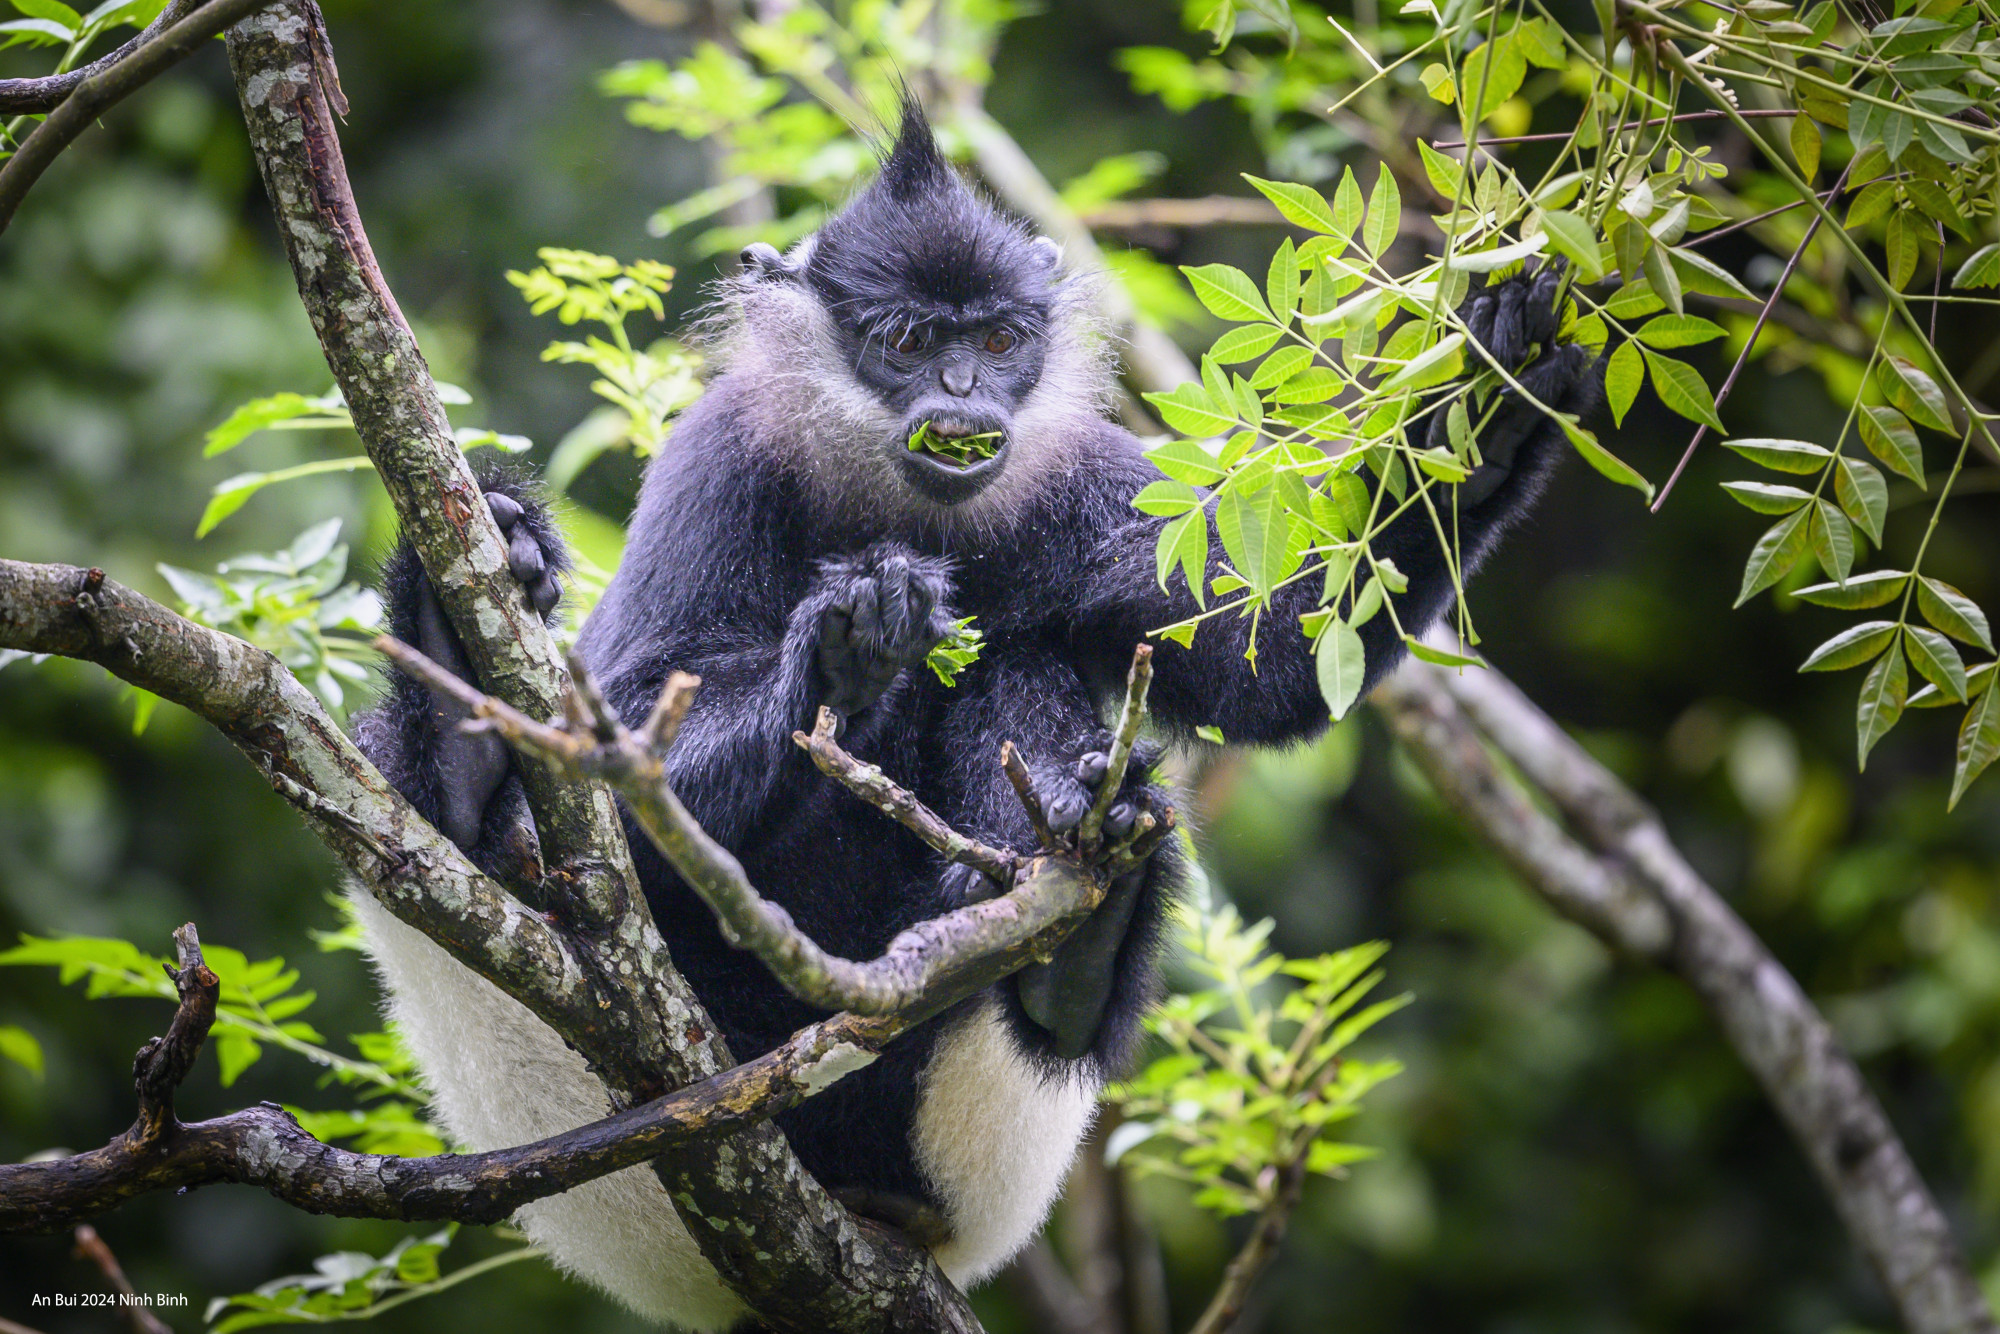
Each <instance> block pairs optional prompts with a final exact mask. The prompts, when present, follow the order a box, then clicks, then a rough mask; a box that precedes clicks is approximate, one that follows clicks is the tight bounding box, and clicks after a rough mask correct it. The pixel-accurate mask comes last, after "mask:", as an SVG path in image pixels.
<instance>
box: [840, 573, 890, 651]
mask: <svg viewBox="0 0 2000 1334" xmlns="http://www.w3.org/2000/svg"><path fill="white" fill-rule="evenodd" d="M848 624H849V629H848V632H847V639H848V642H849V643H852V644H854V645H856V646H857V647H858V646H861V645H867V646H868V647H869V648H870V649H872V648H873V647H874V646H875V645H876V644H879V643H880V642H881V641H882V607H881V603H880V601H879V600H878V598H877V595H876V591H875V581H874V580H873V579H863V580H862V581H861V582H859V583H857V584H856V585H855V586H854V607H853V609H852V610H851V611H849V612H848Z"/></svg>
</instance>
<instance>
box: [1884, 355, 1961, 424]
mask: <svg viewBox="0 0 2000 1334" xmlns="http://www.w3.org/2000/svg"><path fill="white" fill-rule="evenodd" d="M1875 382H1876V383H1877V384H1879V385H1880V386H1881V387H1882V395H1883V397H1885V398H1887V399H1888V400H1889V401H1890V402H1891V403H1893V404H1895V405H1896V406H1897V407H1899V408H1901V409H1902V410H1903V413H1904V415H1905V416H1907V417H1909V418H1910V419H1911V420H1912V421H1914V422H1916V423H1917V425H1919V426H1928V427H1930V428H1931V429H1932V430H1934V431H1950V430H1951V409H1949V408H1948V407H1946V406H1945V401H1944V391H1943V390H1941V389H1939V388H1938V387H1937V381H1935V380H1933V379H1931V377H1930V376H1929V375H1928V374H1926V373H1925V372H1924V371H1923V370H1922V368H1920V367H1919V366H1918V365H1917V364H1916V363H1915V362H1913V361H1910V360H1909V359H1907V358H1905V357H1895V356H1891V357H1884V358H1883V359H1882V366H1881V368H1880V369H1879V370H1877V371H1876V373H1875Z"/></svg>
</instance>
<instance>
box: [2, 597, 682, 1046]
mask: <svg viewBox="0 0 2000 1334" xmlns="http://www.w3.org/2000/svg"><path fill="white" fill-rule="evenodd" d="M0 648H6V649H18V650H21V651H23V652H28V653H49V654H55V655H58V656H61V657H66V658H76V659H80V660H82V661H85V662H94V663H96V664H98V665H99V666H101V667H103V668H105V669H106V670H107V671H109V672H111V673H112V674H113V675H114V676H117V677H118V678H120V679H121V680H124V681H129V682H130V683H131V684H133V685H135V686H138V687H140V688H141V689H143V690H149V691H151V692H152V693H153V694H156V695H158V696H160V697H161V698H163V699H166V700H169V701H171V702H173V703H175V704H179V705H181V706H182V707H184V708H186V709H188V710H190V711H191V712H193V713H195V714H197V715H199V716H201V717H203V718H205V719H207V720H208V721H209V722H210V723H212V724H214V726H215V727H216V729H217V730H219V731H220V732H221V733H222V734H223V735H224V736H225V737H227V738H228V739H229V740H230V742H231V743H233V744H234V745H235V746H236V748H237V749H238V750H240V751H242V752H243V754H244V756H245V757H246V758H248V759H249V760H250V762H251V763H252V764H253V765H255V766H256V768H257V771H258V772H259V773H261V774H263V775H264V777H265V779H266V780H267V781H269V782H270V784H271V786H272V787H273V788H275V789H276V790H277V792H278V794H279V795H280V796H282V797H283V798H284V799H285V800H286V801H287V802H289V803H290V804H291V806H292V807H293V808H294V809H295V810H297V811H298V812H299V814H300V815H301V816H302V817H303V818H304V819H305V822H306V824H307V825H308V826H309V827H310V828H311V829H312V830H313V832H315V833H316V834H318V835H319V837H320V839H321V840H322V841H323V842H324V843H325V844H326V845H327V847H328V848H329V849H330V850H331V851H332V852H333V853H334V855H335V856H336V857H338V858H339V859H340V861H341V863H342V864H343V865H344V866H345V867H346V869H347V870H348V871H349V872H350V873H352V874H353V875H354V876H355V877H356V878H357V879H358V880H359V881H360V882H361V883H362V884H363V885H365V886H367V888H368V889H369V891H370V892H371V893H373V894H374V895H375V897H376V898H377V899H378V900H380V901H381V903H382V905H383V906H384V907H386V908H388V909H389V911H390V912H392V913H394V914H395V915H396V916H397V917H398V918H400V919H402V920H403V921H405V922H407V923H409V924H410V925H411V926H412V927H415V928H416V929H417V930H419V931H422V932H423V933H424V934H425V935H427V936H429V937H430V938H431V939H432V940H435V941H437V942H438V944H440V945H441V946H443V947H444V948H445V949H446V950H448V951H449V952H450V953H451V954H452V955H453V956H454V957H455V958H457V959H458V960H459V961H460V962H461V963H463V964H465V965H466V966H467V967H469V968H471V969H472V970H473V971H475V972H477V973H479V974H480V975H481V976H482V977H485V978H487V979H488V980H489V981H491V982H493V983H494V984H495V985H496V986H498V987H500V989H501V990H503V991H505V992H507V994H509V995H510V996H513V997H514V998H515V999H517V1000H519V1001H520V1002H521V1003H522V1004H523V1005H526V1006H527V1007H528V1008H529V1009H530V1010H532V1011H533V1012H534V1013H535V1014H537V1015H538V1016H540V1017H541V1018H542V1019H543V1020H544V1021H545V1022H547V1023H549V1024H550V1025H551V1026H552V1027H555V1028H557V1029H558V1030H559V1031H561V1032H563V1033H565V1034H566V1035H568V1036H569V1037H571V1038H572V1040H574V1041H576V1042H577V1044H578V1045H579V1047H580V1048H582V1049H583V1050H585V1051H586V1052H588V1053H590V1055H591V1058H592V1060H593V1061H595V1060H598V1059H610V1058H612V1057H614V1056H616V1055H617V1054H619V1053H621V1052H622V1053H625V1059H628V1060H629V1059H630V1052H631V1051H633V1050H635V1049H636V1050H640V1051H646V1050H648V1049H649V1046H651V1045H656V1042H657V1040H656V1039H653V1038H651V1037H650V1036H649V1034H648V1033H647V1032H646V1031H645V1030H644V1028H643V1027H642V1026H640V1025H638V1024H637V1023H636V1022H635V1021H634V1017H633V1016H631V1015H629V1014H627V1013H625V1012H624V1011H622V1010H621V1009H620V1008H619V1007H618V1006H616V1005H610V1004H608V1003H607V1001H608V997H607V996H606V994H605V993H604V992H603V991H602V990H601V989H600V988H599V986H598V985H597V983H596V982H595V981H594V980H593V978H592V977H591V974H590V971H589V970H588V969H586V967H585V966H584V962H583V960H582V959H581V957H580V956H579V951H578V950H577V949H576V948H575V947H574V946H573V944H572V943H571V942H570V940H569V939H568V937H567V936H566V935H565V934H564V933H563V932H561V931H560V930H559V929H557V928H556V927H553V926H551V925H550V924H549V922H548V921H547V920H546V919H545V918H543V917H542V915H541V914H540V913H537V912H534V911H532V910H530V909H529V908H527V907H526V906H524V905H523V904H521V903H520V902H519V901H518V900H517V899H515V898H514V897H513V896H512V895H509V894H508V893H507V892H506V891H505V890H503V889H501V887H500V886H499V885H497V884H495V883H494V882H492V881H491V880H489V879H487V878H486V877H485V876H484V875H483V874H481V873H480V871H479V869H478V868H477V867H475V866H473V865H472V863H471V862H470V861H468V860H466V858H465V855H464V854H463V853H461V852H460V851H459V850H458V848H457V847H455V846H454V845H453V844H452V843H451V842H449V841H448V840H447V839H445V838H444V836H443V835H441V834H439V833H438V832H437V831H436V830H434V829H432V828H431V826H430V825H429V824H428V823H427V822H425V820H424V819H423V817H422V816H420V815H418V814H417V812H416V811H415V810H414V809H413V808H411V806H410V804H409V803H408V802H407V801H405V800H403V798H402V796H401V795H400V794H399V793H398V792H397V791H396V790H395V789H394V788H392V787H390V786H389V784H388V782H387V780H385V779H384V778H383V777H382V776H381V774H379V773H377V772H376V771H375V767H374V766H373V765H372V764H370V763H369V762H368V759H367V757H366V756H364V755H362V754H361V752H360V751H359V750H357V749H356V748H355V746H354V743H353V742H351V741H349V740H348V738H347V737H346V736H345V735H344V734H343V733H342V732H341V730H340V728H339V727H338V726H337V725H335V723H334V721H333V720H332V719H331V718H329V717H327V715H326V711H325V710H324V709H323V708H321V706H320V703H319V701H318V700H317V699H316V698H315V697H314V696H313V694H312V693H311V692H310V691H308V690H307V689H306V688H305V687H304V686H302V685H300V684H299V682H298V680H297V679H296V678H295V677H293V675H292V674H291V672H290V671H289V670H288V669H287V668H286V667H285V665H284V664H283V663H281V662H279V661H278V660H277V659H276V658H275V657H273V656H272V655H270V654H269V653H266V652H264V651H263V650H262V649H259V648H257V647H255V646H253V645H251V644H247V643H245V642H244V641H242V640H240V639H237V638H235V637H234V636H231V635H226V634H223V633H221V632H220V631H216V630H210V629H208V628H207V627H205V626H200V625H196V624H195V623H194V622H192V621H189V620H186V619H185V618H183V617H181V616H178V615H176V614H175V613H174V612H172V611H169V610H168V609H167V608H165V607H163V606H161V605H160V604H159V603H157V602H154V601H152V600H151V599H150V598H147V597H145V596H143V595H141V594H139V593H136V592H134V591H132V590H131V589H129V588H126V587H124V586H123V585H121V584H118V583H115V582H113V581H112V580H110V579H106V578H105V577H104V572H103V571H102V570H95V569H92V570H83V569H78V568H77V567H75V566H73V565H29V564H24V563H22V562H20V561H10V560H0ZM719 1063H720V1062H718V1064H719Z"/></svg>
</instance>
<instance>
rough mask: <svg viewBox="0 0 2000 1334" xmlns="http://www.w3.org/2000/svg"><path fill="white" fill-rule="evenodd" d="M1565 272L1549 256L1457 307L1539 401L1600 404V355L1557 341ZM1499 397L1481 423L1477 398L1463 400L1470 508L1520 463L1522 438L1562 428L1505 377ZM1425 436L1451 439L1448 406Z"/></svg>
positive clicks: (1575, 406) (1462, 490)
mask: <svg viewBox="0 0 2000 1334" xmlns="http://www.w3.org/2000/svg"><path fill="white" fill-rule="evenodd" d="M1561 278H1562V266H1561V265H1559V264H1544V265H1542V267H1541V268H1540V269H1538V270H1536V272H1535V273H1533V274H1520V275H1518V276H1516V277H1513V278H1508V279H1506V280H1505V281H1503V282H1498V283H1494V284H1493V285H1492V286H1490V287H1486V288H1484V289H1482V290H1480V291H1477V292H1474V293H1473V294H1472V296H1471V297H1469V298H1468V299H1467V301H1466V303H1465V305H1464V306H1462V307H1461V308H1460V311H1459V313H1460V315H1461V317H1462V318H1463V319H1464V320H1465V325H1466V328H1467V329H1468V330H1469V331H1470V333H1471V335H1472V339H1473V341H1474V342H1476V343H1478V344H1479V345H1480V346H1481V347H1483V348H1485V349H1486V350H1487V352H1489V353H1490V354H1491V355H1492V357H1493V360H1495V361H1497V362H1498V363H1500V365H1501V366H1503V367H1505V368H1506V370H1507V373H1508V374H1509V375H1512V376H1513V377H1514V379H1515V380H1517V381H1518V382H1519V383H1520V385H1521V387H1522V388H1523V389H1525V390H1527V391H1528V392H1529V393H1530V394H1532V395H1534V397H1535V399H1536V401H1537V402H1540V403H1542V404H1544V405H1546V406H1547V407H1550V408H1553V409H1554V410H1556V411H1557V412H1576V413H1581V412H1587V411H1588V410H1589V409H1590V408H1592V407H1594V406H1595V404H1596V400H1597V397H1598V393H1599V377H1598V373H1597V368H1596V361H1595V358H1594V357H1592V355H1591V353H1590V350H1589V349H1588V348H1583V347H1578V346H1577V345H1576V344H1575V343H1559V342H1557V341H1556V332H1557V330H1558V329H1559V328H1560V327H1561V322H1562V315H1561V311H1560V310H1559V309H1558V307H1557V305H1556V291H1557V287H1558V285H1559V284H1560V282H1561ZM1476 364H1477V365H1480V366H1483V365H1484V364H1485V363H1484V361H1483V360H1482V361H1478V362H1476ZM1499 398H1500V401H1499V403H1498V404H1497V405H1496V406H1495V407H1494V409H1493V414H1492V417H1491V419H1490V420H1488V421H1487V422H1486V423H1485V424H1484V425H1483V426H1480V425H1478V423H1479V421H1480V417H1481V413H1480V410H1479V409H1478V407H1477V406H1476V405H1475V403H1474V402H1473V401H1472V400H1470V399H1468V400H1467V401H1466V410H1467V411H1468V412H1469V413H1470V414H1471V421H1472V423H1473V424H1474V425H1475V426H1477V428H1478V429H1477V438H1478V442H1479V454H1480V459H1481V463H1480V466H1479V467H1477V468H1475V469H1473V472H1472V476H1470V477H1468V478H1467V479H1466V480H1465V481H1463V482H1461V483H1459V487H1458V503H1459V505H1460V506H1461V507H1463V508H1466V509H1469V508H1471V507H1472V506H1474V505H1477V504H1479V503H1480V502H1482V501H1484V500H1486V499H1487V498H1488V497H1490V496H1491V495H1492V494H1493V493H1494V492H1495V491H1498V490H1499V489H1500V485H1501V483H1503V482H1505V481H1506V480H1507V478H1508V477H1509V476H1511V475H1512V474H1513V472H1514V470H1515V468H1516V466H1517V465H1518V464H1519V463H1521V461H1522V459H1521V452H1522V445H1523V444H1525V443H1526V442H1527V441H1528V440H1530V439H1531V438H1534V437H1536V436H1537V435H1540V436H1542V437H1543V438H1548V437H1549V436H1550V435H1551V434H1552V433H1554V432H1556V431H1557V429H1558V428H1557V427H1556V424H1555V423H1554V422H1552V421H1550V420H1549V419H1548V417H1547V416H1546V414H1544V413H1543V412H1542V410H1541V409H1540V408H1538V407H1536V406H1535V404H1533V403H1530V402H1528V401H1527V400H1526V399H1524V398H1522V397H1521V396H1520V395H1519V394H1518V393H1516V392H1514V390H1513V389H1512V388H1511V387H1509V386H1505V385H1503V386H1502V387H1501V389H1500V390H1499ZM1426 443H1427V444H1428V445H1430V446H1433V447H1434V446H1438V445H1444V446H1447V447H1448V446H1449V445H1450V443H1451V434H1450V428H1449V426H1448V425H1447V414H1446V412H1445V411H1444V410H1443V409H1439V410H1438V411H1437V412H1436V413H1435V414H1434V415H1433V416H1432V417H1431V423H1430V431H1429V436H1428V439H1427V441H1426Z"/></svg>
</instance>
